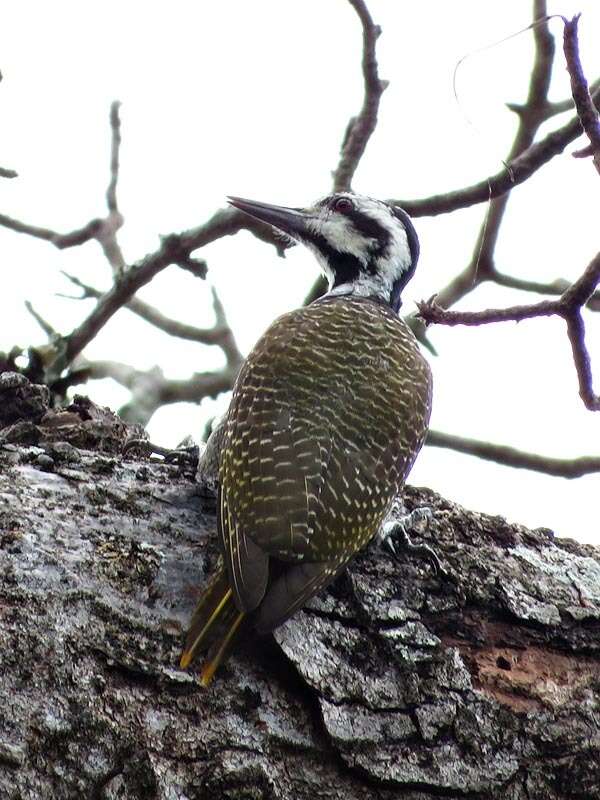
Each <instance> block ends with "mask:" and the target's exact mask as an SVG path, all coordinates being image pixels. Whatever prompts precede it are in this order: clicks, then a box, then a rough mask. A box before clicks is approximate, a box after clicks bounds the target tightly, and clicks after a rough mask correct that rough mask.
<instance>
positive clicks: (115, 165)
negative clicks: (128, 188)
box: [106, 100, 121, 212]
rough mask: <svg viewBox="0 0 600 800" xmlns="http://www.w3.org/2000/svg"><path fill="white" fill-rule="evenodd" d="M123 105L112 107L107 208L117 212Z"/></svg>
mask: <svg viewBox="0 0 600 800" xmlns="http://www.w3.org/2000/svg"><path fill="white" fill-rule="evenodd" d="M120 108H121V103H119V101H118V100H115V101H113V103H112V105H111V107H110V129H111V132H112V136H111V143H110V181H109V184H108V189H107V190H106V207H107V208H108V210H109V211H115V212H117V211H118V210H119V206H118V203H117V184H118V182H119V149H120V147H121V119H120V117H119V109H120Z"/></svg>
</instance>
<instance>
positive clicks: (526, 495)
mask: <svg viewBox="0 0 600 800" xmlns="http://www.w3.org/2000/svg"><path fill="white" fill-rule="evenodd" d="M370 8H371V11H372V14H373V17H374V19H375V20H376V21H377V22H378V23H379V24H380V25H381V26H382V27H383V35H382V37H381V38H380V40H379V47H378V54H379V62H380V74H381V76H382V77H384V78H387V79H388V80H390V82H391V83H390V87H389V89H388V90H387V91H386V93H385V95H384V97H383V100H382V106H381V114H380V125H379V128H378V130H377V132H376V134H375V136H374V137H373V139H372V140H371V142H370V144H369V148H368V151H367V154H366V156H365V158H364V159H363V162H362V164H361V166H360V168H359V170H358V173H357V175H356V178H355V181H354V188H355V189H356V190H357V191H361V192H363V193H366V194H371V195H373V196H379V197H383V198H385V197H391V196H393V197H405V198H413V197H421V196H425V195H427V194H430V193H434V192H442V191H446V190H449V189H454V188H458V187H459V186H463V185H466V184H468V183H470V182H472V181H475V180H479V179H481V178H482V177H484V176H485V175H487V174H489V173H492V172H496V171H497V170H498V169H499V167H500V159H501V158H502V157H503V156H504V154H505V152H506V150H507V147H508V145H509V143H510V141H511V137H512V135H513V132H514V125H515V120H514V118H513V116H512V114H511V113H510V112H508V111H507V110H506V109H505V107H504V103H505V102H507V101H519V100H522V99H524V93H525V90H526V86H527V81H528V76H529V67H530V59H531V37H530V34H524V35H523V36H520V37H518V38H517V39H514V40H511V41H510V42H507V43H505V44H503V45H501V46H499V47H496V48H494V49H492V50H489V51H486V52H485V53H482V54H478V55H474V56H473V57H472V58H470V59H468V60H467V61H466V62H465V64H464V66H463V67H462V68H461V70H460V72H459V75H458V89H459V97H460V103H461V105H460V107H459V106H457V104H456V101H455V99H454V95H453V90H452V75H453V70H454V67H455V65H456V64H457V62H458V61H459V59H461V58H462V57H463V56H464V55H465V54H467V53H468V52H471V51H473V50H476V49H477V48H480V47H482V46H483V45H486V44H488V43H491V42H493V41H496V40H499V39H501V38H502V37H504V36H506V35H508V34H510V33H512V32H514V31H516V30H518V29H519V28H522V27H524V26H526V25H527V24H528V23H529V21H530V17H529V15H530V3H528V2H524V1H523V0H510V1H508V0H506V1H505V2H502V3H493V4H492V3H476V2H469V1H468V0H455V1H454V2H453V3H452V4H449V3H443V2H439V1H438V2H434V1H433V0H429V2H427V1H426V0H421V1H420V2H418V3H417V2H413V3H401V2H398V1H396V2H390V1H389V0H388V1H387V2H385V0H371V2H370ZM551 10H552V11H553V12H556V13H563V14H565V15H571V14H573V13H575V12H576V11H583V17H582V20H581V23H580V29H581V34H580V35H581V40H582V56H583V59H584V65H585V68H586V72H587V74H588V77H589V78H590V80H591V79H593V78H594V77H596V76H597V75H598V74H600V51H599V50H598V47H597V41H598V31H599V29H600V7H599V6H598V3H596V2H594V0H579V2H575V1H574V0H561V2H553V3H551ZM552 26H553V30H554V31H555V32H556V33H557V34H558V37H559V42H558V44H559V48H560V36H561V25H560V23H559V22H558V21H555V22H554V23H552ZM360 47H361V32H360V27H359V24H358V20H357V18H356V16H355V14H354V12H353V11H352V9H351V8H350V6H349V5H348V4H347V3H346V2H344V0H325V2H324V1H323V0H305V1H304V2H303V3H297V2H283V1H282V0H254V1H253V2H252V3H249V2H246V0H221V2H219V3H212V2H211V3H208V2H201V1H200V0H197V1H196V2H184V0H172V1H171V2H170V3H169V4H166V3H164V2H146V3H144V4H141V3H123V2H117V1H116V0H104V2H103V3H102V4H97V3H95V4H92V3H81V2H75V0H69V1H68V2H67V0H54V2H52V3H48V2H44V1H43V0H39V1H38V2H33V1H32V0H21V2H19V3H18V4H16V3H14V4H11V8H10V11H7V13H6V14H5V16H4V24H3V26H2V30H1V31H0V54H1V55H0V58H1V62H0V69H1V70H2V73H3V76H4V80H3V82H2V83H1V84H0V109H1V110H2V114H3V126H2V140H1V147H0V164H1V165H2V166H5V167H11V168H14V169H16V170H17V171H18V172H19V178H17V179H16V180H13V181H7V180H4V181H1V182H0V211H2V212H4V213H7V214H9V215H11V216H15V217H17V218H21V219H23V220H25V221H27V222H30V223H32V224H38V225H42V226H48V227H52V228H55V229H57V230H59V231H67V230H70V229H72V228H75V227H78V226H80V225H82V224H84V223H85V222H87V221H88V220H89V219H90V218H91V217H92V216H96V215H101V214H103V213H104V210H105V209H104V192H105V189H106V184H107V180H108V155H109V130H108V109H109V105H110V102H111V101H112V100H113V99H120V100H121V101H122V102H123V107H122V134H123V147H122V151H121V164H122V167H121V181H120V187H119V189H120V205H121V209H122V211H123V213H124V214H125V217H126V224H125V227H124V229H123V230H122V232H121V243H122V245H123V248H124V251H125V255H126V258H127V259H128V260H130V261H133V260H135V259H137V258H139V257H141V256H142V255H144V254H145V253H146V252H148V251H150V250H153V249H155V247H156V246H157V244H158V235H159V234H165V233H169V232H171V231H178V230H181V229H184V228H187V227H191V226H194V225H197V224H199V223H201V222H203V221H204V220H205V219H206V218H207V217H208V216H209V215H210V214H211V213H212V212H213V211H214V210H215V209H216V208H218V207H219V206H221V205H222V204H223V202H224V197H225V195H227V194H238V195H241V196H246V197H250V198H255V199H259V200H266V201H268V202H275V203H277V202H280V203H283V204H287V205H303V204H306V203H309V202H310V201H312V200H313V199H315V198H316V197H318V196H319V195H322V194H324V193H326V192H328V191H329V189H330V172H331V170H332V169H333V167H334V166H335V164H336V163H337V158H338V150H339V143H340V139H341V136H342V133H343V131H344V129H345V126H346V124H347V120H348V118H349V116H350V115H351V114H353V113H356V112H357V111H358V109H359V107H360V103H361V98H362V78H361V74H360ZM558 59H559V60H558V67H557V69H556V76H555V81H554V83H553V86H552V92H551V97H552V99H562V98H564V97H565V96H566V95H567V94H568V80H567V76H566V73H565V71H564V69H563V67H562V61H561V60H560V53H559V57H558ZM466 118H468V119H469V120H470V122H471V123H472V124H469V122H467V121H466ZM566 118H567V117H561V118H558V119H557V120H556V121H554V122H553V123H552V124H553V125H556V124H558V123H562V122H563V121H564V120H565V119H566ZM544 130H545V129H544ZM573 149H575V147H570V148H569V151H572V150H573ZM599 194H600V179H599V178H598V176H597V174H596V173H595V172H594V170H593V167H592V165H591V163H590V162H589V161H577V160H574V159H572V158H571V156H570V155H569V154H565V155H563V156H562V157H559V158H556V159H554V161H553V162H552V164H551V165H550V166H549V167H547V168H545V169H543V170H542V171H541V172H540V173H539V174H537V175H536V176H535V177H534V178H533V179H532V180H530V181H529V182H528V183H526V184H525V185H524V186H523V187H519V188H518V189H516V190H515V191H514V193H513V198H512V200H511V203H510V205H509V210H508V213H507V215H506V219H505V224H504V227H503V231H502V236H501V241H500V245H499V247H498V250H497V263H498V266H499V268H500V269H501V270H502V271H505V272H508V273H511V274H514V275H518V276H521V277H527V278H531V279H535V280H542V281H543V280H553V279H554V278H557V277H563V278H567V279H574V278H575V277H577V276H578V275H579V274H580V272H581V271H582V270H583V268H584V267H585V265H586V264H587V263H588V261H589V260H591V258H592V257H593V255H594V254H595V253H596V251H597V250H598V238H599V237H598V235H597V231H598V221H597V208H598V198H599ZM484 213H485V208H484V207H483V206H478V207H475V208H472V209H468V210H465V211H460V212H457V213H454V214H452V215H449V216H442V217H437V218H430V219H426V218H425V219H418V220H417V221H416V226H417V229H418V231H419V234H420V238H421V244H422V258H421V262H420V266H419V270H418V273H417V276H416V277H415V279H414V280H413V281H412V283H411V284H410V285H409V287H408V290H407V291H406V292H405V295H404V297H405V308H406V309H408V310H410V309H411V308H412V307H413V303H414V301H415V300H419V299H422V298H425V297H429V296H430V295H431V294H433V293H434V292H435V291H436V290H438V289H439V288H441V287H442V286H443V285H444V284H445V283H446V282H447V281H448V279H449V278H450V277H451V276H452V275H453V274H455V273H456V272H457V271H458V270H459V269H461V268H462V267H463V266H464V265H465V264H466V262H467V261H468V259H469V257H470V254H471V249H472V245H473V241H474V237H475V233H476V231H477V229H478V226H479V225H480V223H481V220H482V218H483V215H484ZM0 252H2V254H3V257H4V258H3V261H4V273H3V274H4V279H3V282H2V290H1V294H0V319H1V320H2V325H1V326H0V349H7V348H9V347H11V346H12V345H14V344H17V343H18V344H21V345H28V344H32V343H33V344H35V343H41V342H42V341H43V334H41V333H40V331H39V329H38V328H37V326H36V324H35V323H34V322H33V320H32V319H31V318H30V317H29V315H28V314H27V313H26V312H25V311H24V309H23V301H24V300H25V299H29V300H30V301H31V302H32V303H33V304H34V306H35V307H36V308H37V309H38V310H39V311H40V312H42V313H43V315H44V316H46V318H47V319H49V320H50V321H51V322H52V323H53V324H54V325H55V327H57V328H60V329H61V330H62V331H63V332H65V333H66V332H68V331H70V330H71V329H72V328H73V327H74V325H76V324H77V323H78V322H79V321H80V320H81V318H82V315H83V314H84V313H86V312H87V311H88V310H89V308H90V307H91V306H90V305H89V304H88V303H89V301H88V302H86V303H85V304H84V303H77V302H72V301H68V300H64V299H61V298H57V297H55V296H54V295H55V293H56V292H69V291H70V287H69V285H67V283H66V281H65V280H64V279H63V278H62V276H61V275H60V272H59V270H60V269H65V270H67V271H70V272H73V273H75V274H76V275H77V276H78V277H80V278H81V279H82V280H84V281H86V282H89V283H92V284H94V285H96V286H98V287H100V288H105V287H107V286H108V285H109V271H108V268H107V266H106V264H105V262H104V260H103V257H102V255H101V253H100V251H99V248H98V247H97V246H96V245H95V243H89V244H87V245H86V246H85V247H83V248H76V249H73V250H68V251H63V252H59V251H57V250H55V249H54V248H52V247H51V246H50V245H48V244H46V243H44V242H39V241H35V240H32V239H29V238H27V237H24V236H19V235H17V234H15V233H13V232H10V231H4V230H2V229H0ZM202 255H203V256H204V257H205V258H206V259H207V260H208V263H209V268H210V272H209V280H208V282H207V283H201V282H199V281H197V280H195V279H193V278H192V277H191V276H190V275H188V274H187V273H184V272H182V271H180V270H178V269H176V268H174V267H172V268H169V269H168V270H166V271H165V272H163V273H162V274H161V275H160V276H159V277H158V278H157V279H156V280H155V281H154V282H153V283H152V284H151V285H150V286H148V287H146V288H145V289H144V290H143V291H142V292H141V293H140V296H141V297H143V298H144V299H146V300H148V301H149V302H152V303H154V304H156V305H158V306H160V308H161V310H162V311H163V312H164V313H166V314H169V315H171V316H175V317H179V318H181V319H183V320H186V321H189V322H191V323H195V324H197V325H199V326H204V325H207V324H210V321H211V309H210V291H209V284H210V283H212V284H214V285H215V286H216V287H217V288H218V290H219V292H220V294H221V297H222V299H223V301H224V303H225V306H226V309H227V311H228V314H229V319H230V322H231V324H232V327H233V329H234V331H235V333H236V335H237V337H238V341H239V343H240V346H241V348H242V349H243V351H244V352H247V351H248V350H249V349H250V348H251V346H252V344H253V343H254V341H255V340H256V338H257V337H258V336H259V335H260V334H261V333H262V332H263V331H264V329H265V328H266V327H267V326H268V324H269V323H270V322H271V321H272V319H273V318H274V317H275V316H277V315H278V314H280V313H282V312H284V311H286V310H288V309H290V308H293V307H294V306H297V305H298V304H299V303H300V302H301V300H302V298H303V296H304V294H305V293H306V291H307V289H308V288H309V287H310V285H312V282H313V280H314V278H315V276H316V274H317V267H316V264H315V263H314V261H313V258H312V257H311V255H310V254H309V253H308V252H306V251H304V250H303V249H302V248H299V247H298V248H294V249H293V250H292V251H290V252H289V254H288V256H287V258H286V259H285V260H282V259H278V258H277V257H276V256H275V254H274V251H273V250H272V248H269V247H267V246H266V245H264V244H262V243H261V242H258V241H256V240H255V239H253V238H252V237H251V236H250V235H249V234H240V235H239V236H236V237H230V238H227V239H225V240H221V241H219V242H217V243H215V244H214V245H212V246H210V247H209V248H206V249H205V250H204V251H203V252H202ZM535 299H537V298H536V296H535V295H525V294H522V295H520V294H518V293H516V292H511V291H508V290H501V289H497V288H495V287H482V288H480V289H479V290H478V291H477V292H475V293H473V294H472V295H470V296H469V297H467V298H466V299H465V300H464V301H463V302H462V303H461V304H460V306H459V307H462V308H471V309H474V308H485V307H489V306H492V305H493V306H501V305H504V304H514V303H518V302H530V301H534V300H535ZM587 324H588V342H589V345H590V349H591V352H592V357H593V358H594V369H595V375H596V390H598V387H600V347H599V346H598V337H599V334H600V320H599V318H598V317H596V318H594V317H593V315H588V318H587ZM430 338H431V339H432V341H433V343H434V344H435V346H436V348H437V349H438V352H439V357H438V358H435V359H434V358H432V359H431V362H432V366H433V369H434V375H435V405H434V413H433V419H432V427H435V428H438V429H441V430H445V431H448V432H451V433H456V434H460V435H466V436H473V437H477V438H482V439H489V440H491V441H496V442H504V443H506V444H510V445H513V446H517V447H520V448H522V449H530V450H533V451H537V452H541V453H546V454H548V455H555V456H576V455H581V454H588V453H589V454H598V453H600V437H599V435H598V434H599V425H600V415H598V414H596V415H594V414H592V413H591V412H588V411H586V410H585V409H584V407H583V405H582V403H581V401H580V400H579V397H578V395H577V383H576V378H575V374H574V370H573V366H572V364H571V356H570V349H569V345H568V340H567V338H566V336H565V334H564V330H563V325H562V324H561V322H560V320H555V319H550V320H536V321H532V322H529V323H527V322H524V323H521V324H519V325H518V326H517V325H515V324H513V323H509V324H505V325H503V326H484V327H482V328H479V329H477V330H474V329H467V328H464V329H462V328H454V329H451V330H448V329H441V328H440V329H433V330H432V331H431V333H430ZM86 355H87V356H89V357H90V358H94V357H98V358H115V359H118V360H122V361H126V362H129V363H131V364H133V365H135V366H137V367H140V368H148V367H151V366H153V365H154V364H160V365H161V366H162V367H163V369H164V370H165V373H166V374H167V375H169V376H172V377H186V376H187V375H189V374H190V372H191V371H202V370H205V369H212V368H215V367H218V365H219V364H220V363H221V358H222V357H221V355H220V351H218V350H216V349H209V348H204V347H200V346H198V345H194V344H191V343H187V342H181V341H178V340H175V339H170V338H169V337H167V336H165V335H164V334H161V333H160V332H158V331H155V330H153V329H151V328H149V327H148V326H147V325H146V324H145V323H143V322H141V321H140V320H138V319H136V318H135V317H134V316H133V315H131V314H129V313H128V312H126V311H123V312H121V313H120V314H118V315H117V316H116V317H115V318H113V319H112V320H111V322H110V323H109V324H108V325H107V326H106V328H105V329H104V330H103V331H102V332H101V334H100V335H99V336H98V337H97V339H96V340H95V341H94V342H93V343H92V345H91V346H90V347H89V348H88V349H87V351H86ZM83 390H84V391H89V393H90V394H91V395H92V397H94V398H95V399H96V400H97V401H99V402H103V403H106V404H108V405H111V406H112V407H113V408H117V407H118V406H119V405H120V404H121V403H122V402H124V401H125V400H126V399H127V393H126V392H125V391H124V390H122V389H120V388H118V387H116V386H115V385H114V384H112V383H110V382H102V383H95V384H90V386H89V387H88V388H87V389H85V388H84V389H83ZM224 405H225V403H224V399H223V398H222V399H221V400H220V401H219V402H217V403H215V402H212V401H207V402H205V403H203V405H202V406H201V407H196V406H184V405H178V406H171V407H167V408H164V409H162V410H161V411H160V412H158V413H157V414H156V416H155V417H154V419H153V420H152V422H151V424H150V426H149V430H150V433H151V435H152V437H153V439H154V440H155V441H160V442H162V443H164V444H167V445H174V444H176V443H177V441H179V440H180V439H181V438H183V436H184V435H186V434H188V433H191V434H192V435H195V436H196V437H198V436H199V434H200V432H201V431H202V427H203V421H204V419H206V417H207V416H208V415H212V414H214V413H215V412H218V411H221V410H223V408H224ZM411 482H412V483H415V484H422V485H428V486H431V487H432V488H434V489H436V490H438V491H440V492H441V493H442V494H444V495H446V496H447V497H449V498H451V499H454V500H457V501H459V502H461V503H463V504H464V505H466V506H469V507H470V508H474V509H479V510H483V511H487V512H490V513H499V514H503V515H504V516H506V517H507V518H508V519H509V520H511V521H519V522H523V523H526V524H528V525H530V526H539V525H543V526H547V527H550V528H552V529H554V530H555V531H556V532H557V533H558V534H561V535H569V536H573V537H576V538H580V539H584V540H587V541H597V540H598V539H599V538H600V531H599V527H598V523H597V521H595V518H596V516H597V515H596V514H594V513H593V511H595V509H594V505H595V501H596V498H597V495H598V486H599V478H598V476H597V475H596V476H589V477H585V478H581V479H579V480H576V481H565V480H562V479H558V478H549V477H544V476H541V475H538V474H535V473H532V472H527V471H524V470H511V469H508V468H502V467H498V466H496V465H493V464H490V463H486V462H483V461H480V460H477V459H473V458H470V457H467V456H462V455H459V454H457V453H454V452H452V451H443V450H438V449H436V448H425V449H424V451H423V453H422V454H421V456H420V458H419V460H418V462H417V465H416V466H415V468H414V470H413V473H412V476H411Z"/></svg>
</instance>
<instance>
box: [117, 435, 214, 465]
mask: <svg viewBox="0 0 600 800" xmlns="http://www.w3.org/2000/svg"><path fill="white" fill-rule="evenodd" d="M129 450H141V452H143V453H144V455H146V456H150V455H158V456H161V457H162V458H163V459H164V461H165V463H166V464H176V465H177V466H178V467H180V468H181V469H182V470H184V469H190V470H192V471H193V472H195V471H196V469H197V467H198V461H199V457H200V448H199V447H198V445H197V444H193V443H191V440H190V441H189V442H188V440H186V439H184V441H183V442H181V444H180V445H179V446H178V447H176V448H174V449H170V448H168V447H161V445H159V444H153V443H152V442H150V441H148V439H129V441H128V442H126V444H125V446H124V448H123V453H127V452H128V451H129Z"/></svg>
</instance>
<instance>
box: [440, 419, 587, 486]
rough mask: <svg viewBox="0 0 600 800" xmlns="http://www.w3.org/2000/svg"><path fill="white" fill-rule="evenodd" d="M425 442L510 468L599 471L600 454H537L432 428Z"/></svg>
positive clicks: (566, 473)
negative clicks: (568, 455)
mask: <svg viewBox="0 0 600 800" xmlns="http://www.w3.org/2000/svg"><path fill="white" fill-rule="evenodd" d="M425 444H428V445H430V446H431V447H443V448H447V449H449V450H456V451H457V452H459V453H465V454H467V455H471V456H477V458H483V459H485V460H486V461H494V462H495V463H496V464H502V465H504V466H508V467H516V468H518V469H529V470H534V471H535V472H542V473H544V474H545V475H553V476H555V477H559V478H580V477H581V476H582V475H588V474H590V473H592V472H600V456H579V457H577V458H553V457H551V456H542V455H539V454H537V453H526V452H524V451H522V450H517V449H515V448H514V447H508V446H506V445H501V444H493V443H492V442H483V441H480V440H479V439H469V438H467V437H465V436H454V435H452V434H450V433H442V432H441V431H434V430H430V431H429V433H428V434H427V440H426V442H425Z"/></svg>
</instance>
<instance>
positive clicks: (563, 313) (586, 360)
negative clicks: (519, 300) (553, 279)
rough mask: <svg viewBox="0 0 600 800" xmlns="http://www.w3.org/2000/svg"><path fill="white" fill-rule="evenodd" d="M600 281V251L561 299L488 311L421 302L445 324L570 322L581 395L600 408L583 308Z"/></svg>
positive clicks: (431, 319)
mask: <svg viewBox="0 0 600 800" xmlns="http://www.w3.org/2000/svg"><path fill="white" fill-rule="evenodd" d="M599 282H600V253H598V254H597V255H596V256H595V257H594V258H593V259H592V261H591V262H590V263H589V264H588V266H587V267H586V269H585V272H584V273H583V275H581V277H580V278H578V280H576V281H575V282H574V283H573V284H571V286H569V287H568V288H567V289H566V290H565V291H564V292H563V293H562V295H561V296H560V298H559V299H558V300H544V301H542V302H541V303H534V304H532V305H521V306H512V307H511V308H500V309H487V310H486V311H446V310H445V309H444V308H442V307H441V306H440V305H438V304H437V302H436V301H435V298H431V299H430V300H428V301H427V302H422V303H418V304H417V305H418V308H419V313H420V315H421V316H422V317H423V319H424V320H425V321H426V323H428V324H429V323H437V324H442V325H449V326H454V325H483V324H487V323H491V322H508V321H513V322H519V321H521V320H524V319H532V318H534V317H548V316H555V315H556V316H560V317H562V318H563V319H564V320H565V322H566V323H567V333H568V336H569V341H570V342H571V348H572V350H573V360H574V363H575V369H576V371H577V378H578V381H579V394H580V396H581V398H582V400H583V402H584V404H585V406H586V408H588V409H589V410H590V411H599V410H600V397H598V396H597V395H595V394H594V391H593V389H592V371H591V366H590V357H589V354H588V351H587V348H586V345H585V326H584V323H583V318H582V316H581V308H582V307H583V306H584V305H585V304H586V303H587V302H588V301H589V300H590V298H591V297H592V295H593V294H594V291H595V289H596V287H597V285H598V283H599Z"/></svg>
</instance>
